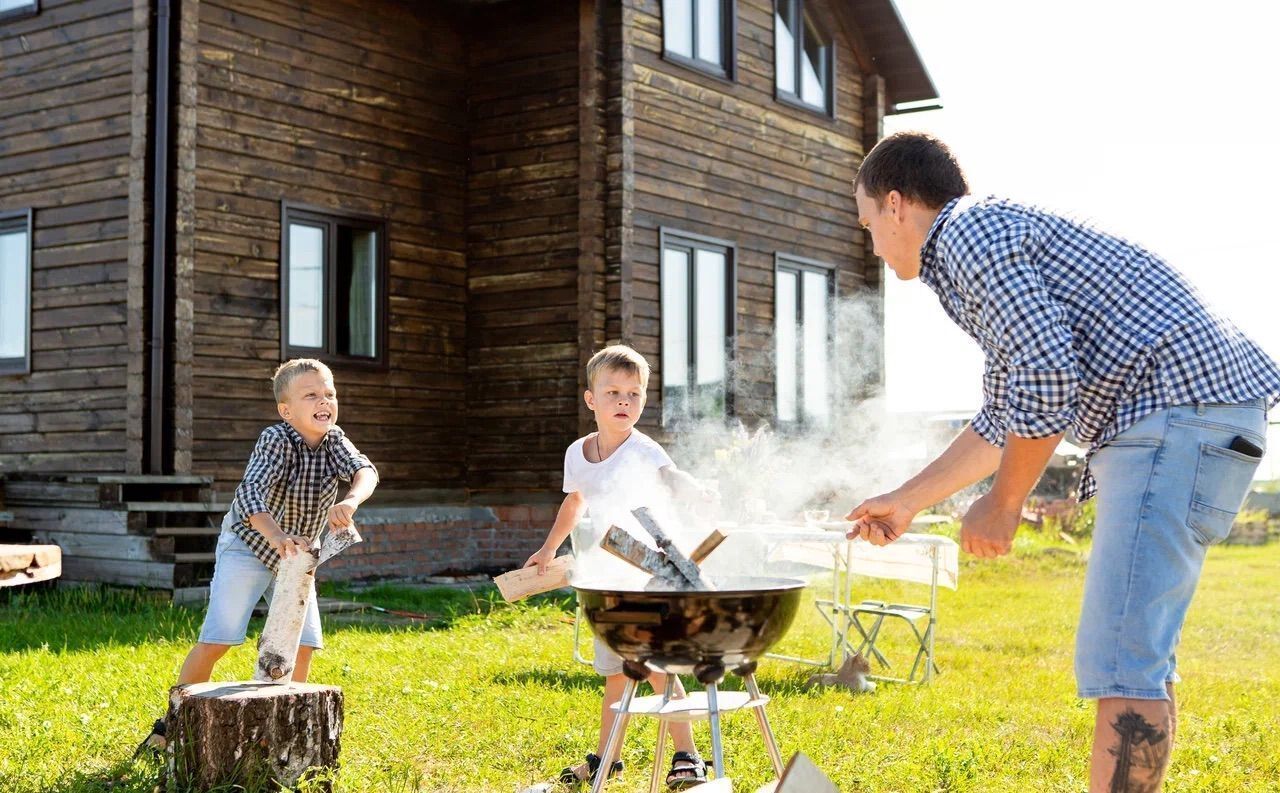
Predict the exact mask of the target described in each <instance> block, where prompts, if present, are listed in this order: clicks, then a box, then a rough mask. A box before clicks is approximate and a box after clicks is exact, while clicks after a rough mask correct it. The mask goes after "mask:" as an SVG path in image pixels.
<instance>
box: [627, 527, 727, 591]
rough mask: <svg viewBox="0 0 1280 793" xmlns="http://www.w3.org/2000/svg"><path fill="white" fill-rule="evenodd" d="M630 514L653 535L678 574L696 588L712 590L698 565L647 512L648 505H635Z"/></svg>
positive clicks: (712, 587)
mask: <svg viewBox="0 0 1280 793" xmlns="http://www.w3.org/2000/svg"><path fill="white" fill-rule="evenodd" d="M631 514H632V515H635V517H636V520H638V521H639V522H640V526H641V527H642V528H643V529H644V530H645V531H647V532H649V534H650V535H651V536H652V537H653V541H654V542H655V543H657V545H658V549H659V550H661V551H662V552H663V553H664V554H666V556H667V561H669V562H671V563H672V564H674V565H675V566H676V569H677V570H679V571H680V575H682V576H684V577H685V579H687V580H688V582H689V583H690V584H692V585H693V586H694V587H696V588H697V589H703V590H714V589H715V587H714V586H712V585H711V582H710V581H707V580H706V579H705V578H703V577H702V571H701V570H699V569H698V565H696V564H694V563H693V561H692V560H691V559H689V557H687V556H685V555H684V554H683V553H682V552H681V551H680V549H679V548H677V547H676V544H675V543H674V542H672V541H671V538H670V537H669V536H667V533H666V531H664V530H663V528H662V526H660V525H659V524H658V521H657V520H655V519H654V517H653V514H652V513H650V512H649V508H648V507H636V508H635V509H633V510H631Z"/></svg>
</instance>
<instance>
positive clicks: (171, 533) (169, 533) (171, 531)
mask: <svg viewBox="0 0 1280 793" xmlns="http://www.w3.org/2000/svg"><path fill="white" fill-rule="evenodd" d="M221 532H222V527H221V526H161V527H159V528H157V529H156V530H155V536H157V537H217V536H218V534H220V533H221Z"/></svg>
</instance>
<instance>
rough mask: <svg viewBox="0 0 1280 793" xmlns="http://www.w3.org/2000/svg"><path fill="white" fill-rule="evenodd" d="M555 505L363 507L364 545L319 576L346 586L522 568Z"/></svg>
mask: <svg viewBox="0 0 1280 793" xmlns="http://www.w3.org/2000/svg"><path fill="white" fill-rule="evenodd" d="M557 509H558V507H557V506H555V505H549V504H532V505H503V506H492V507H475V506H469V507H468V506H443V505H423V506H411V507H367V508H364V509H361V510H360V511H359V512H358V513H356V522H357V524H358V525H359V527H360V534H361V536H363V537H364V542H362V543H360V544H359V545H356V546H355V547H353V548H350V549H349V550H347V551H346V552H345V553H343V554H342V555H341V556H339V557H337V558H335V559H333V560H331V561H329V562H327V563H325V567H326V568H328V569H327V570H325V571H324V577H325V578H326V579H329V580H339V581H352V580H361V579H379V578H420V577H425V576H431V575H442V574H446V573H474V572H486V573H493V572H499V571H503V570H510V569H512V568H515V567H516V566H518V565H520V564H522V563H523V562H524V560H525V559H527V558H529V555H530V554H532V553H533V552H534V551H536V550H537V549H538V547H539V546H540V545H542V542H543V540H545V539H546V537H547V532H549V531H550V530H551V524H552V523H553V522H554V521H555V516H556V510H557Z"/></svg>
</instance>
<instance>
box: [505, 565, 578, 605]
mask: <svg viewBox="0 0 1280 793" xmlns="http://www.w3.org/2000/svg"><path fill="white" fill-rule="evenodd" d="M572 572H573V557H572V556H557V557H556V558H555V559H552V560H551V561H550V562H547V571H546V573H544V574H542V575H538V568H537V567H522V568H520V569H519V570H511V571H509V572H506V573H503V574H502V575H498V576H494V577H493V583H495V584H497V585H498V591H499V592H501V593H502V599H503V600H505V601H507V602H508V603H515V602H516V601H517V600H523V599H524V598H527V597H529V596H530V595H537V594H541V593H543V592H550V591H551V590H553V589H559V588H560V587H563V586H568V585H569V574H570V573H572Z"/></svg>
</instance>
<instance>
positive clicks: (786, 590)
mask: <svg viewBox="0 0 1280 793" xmlns="http://www.w3.org/2000/svg"><path fill="white" fill-rule="evenodd" d="M711 584H712V585H713V587H714V588H713V589H707V590H693V589H687V588H679V587H669V586H663V585H659V586H656V587H651V588H649V589H645V590H625V589H618V588H616V587H612V586H609V585H608V584H605V583H603V582H596V583H592V582H575V583H574V585H573V588H574V589H575V590H577V593H578V597H579V600H580V602H581V604H582V608H583V612H584V614H585V615H586V618H587V621H588V622H589V623H590V624H591V629H592V630H593V631H594V632H595V634H596V635H597V636H598V637H600V640H601V641H603V642H604V643H605V644H606V645H608V647H609V648H610V649H611V650H613V651H614V652H615V653H617V654H618V655H619V656H620V657H622V659H623V662H624V663H623V672H624V673H625V674H626V676H627V685H626V687H625V688H624V689H623V692H622V699H621V700H620V701H619V702H618V704H617V705H615V706H614V708H615V710H617V711H618V718H617V719H615V720H614V723H613V729H612V730H611V731H610V733H609V739H608V743H607V745H606V747H605V752H604V754H603V755H602V756H603V757H605V758H609V757H612V756H613V752H614V750H615V747H616V746H617V742H618V740H619V737H620V736H621V734H622V731H623V729H625V726H626V722H627V720H628V719H629V718H630V716H631V715H632V714H633V713H637V712H641V713H648V714H649V715H655V716H658V718H659V719H660V723H659V727H658V746H657V751H656V755H657V756H656V757H655V759H654V773H653V776H652V778H651V780H650V790H651V791H657V790H658V781H659V777H660V773H661V763H662V760H663V757H662V754H663V751H664V747H665V740H664V739H665V736H666V725H665V723H663V722H665V721H666V720H667V719H675V718H683V719H692V718H701V717H702V716H703V715H704V713H705V716H706V718H707V719H708V720H709V721H710V723H711V746H712V753H713V761H714V764H715V773H716V775H717V776H724V774H725V770H724V750H723V746H722V742H721V734H720V715H721V712H722V711H728V710H736V709H739V708H748V709H750V710H752V711H753V713H754V714H755V717H756V722H757V724H758V726H759V727H760V733H761V736H762V737H763V739H764V742H765V748H766V749H767V750H768V752H769V758H770V760H771V761H772V763H773V766H774V772H775V774H777V775H778V776H781V775H782V772H783V767H782V757H781V755H780V753H779V752H778V746H777V743H776V742H775V741H774V738H773V732H772V730H771V729H770V727H769V719H768V717H767V716H766V715H765V712H764V705H765V704H766V703H767V702H768V701H769V700H768V697H765V696H763V695H762V694H761V693H760V689H759V687H758V686H757V685H756V678H755V669H756V661H757V659H758V658H759V657H760V656H762V655H764V654H765V652H767V651H768V649H769V648H770V647H772V646H773V645H774V644H775V643H776V642H777V641H778V640H779V639H781V638H782V636H783V634H785V633H786V632H787V629H788V628H789V627H790V626H791V623H792V621H793V620H794V619H795V616H796V612H797V610H798V609H799V607H800V595H801V592H802V591H803V589H804V587H805V582H804V581H801V580H799V579H792V578H755V577H728V578H718V579H713V580H712V581H711ZM654 670H656V671H660V672H665V673H667V674H672V675H673V674H692V675H693V676H694V677H695V678H697V680H698V682H699V683H701V684H702V685H703V686H704V687H705V688H706V693H705V697H706V706H705V709H700V708H698V707H693V706H690V705H689V703H686V704H685V707H682V708H674V709H673V708H671V707H670V705H671V693H672V685H673V683H674V678H671V677H668V684H667V690H666V692H664V694H663V696H662V700H661V702H659V703H655V704H653V705H652V706H650V707H643V708H641V709H639V710H633V709H632V703H633V698H634V696H635V690H636V686H637V685H638V684H639V682H640V681H642V680H645V679H646V678H648V676H649V674H650V672H651V671H654ZM726 673H732V674H734V675H737V676H739V677H741V678H742V680H743V683H744V684H745V686H746V689H747V692H746V694H747V697H746V698H744V697H743V695H742V694H738V693H737V692H725V694H724V695H721V694H720V692H719V690H718V687H719V684H720V682H721V681H722V680H723V679H724V676H725V674H726ZM735 695H736V696H735ZM696 696H697V695H696V694H691V695H690V699H694V698H695V697H696ZM722 699H726V700H728V702H727V704H726V702H722ZM605 777H606V775H605V774H599V775H598V778H597V779H596V781H595V783H594V785H593V787H592V793H600V791H601V790H602V789H603V787H604V783H605Z"/></svg>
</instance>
